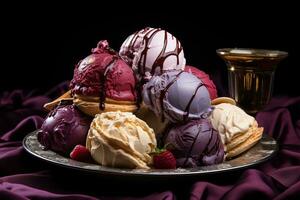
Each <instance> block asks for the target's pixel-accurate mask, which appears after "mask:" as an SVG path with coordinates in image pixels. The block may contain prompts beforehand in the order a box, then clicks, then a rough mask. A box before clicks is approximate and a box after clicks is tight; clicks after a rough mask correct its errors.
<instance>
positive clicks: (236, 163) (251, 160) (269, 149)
mask: <svg viewBox="0 0 300 200" xmlns="http://www.w3.org/2000/svg"><path fill="white" fill-rule="evenodd" d="M23 147H24V148H25V150H26V151H27V152H29V153H30V154H31V155H33V156H34V157H37V158H39V159H42V160H44V161H47V162H49V163H52V164H55V165H58V166H61V167H65V168H71V169H75V170H81V171H86V172H89V173H96V174H102V175H117V176H144V177H145V176H148V177H171V176H172V177H176V176H180V177H182V176H201V175H209V174H216V173H225V172H229V171H234V170H239V169H243V168H249V167H253V166H254V165H257V164H260V163H262V162H265V161H267V160H268V159H270V158H271V157H272V156H274V155H275V153H276V151H277V149H278V145H277V143H276V141H275V140H274V139H273V138H272V137H270V136H268V135H266V134H264V135H263V138H262V139H261V140H260V142H259V143H257V144H256V145H255V146H254V147H252V148H251V149H249V150H248V151H247V152H245V153H243V154H241V155H240V156H238V157H236V158H234V159H232V160H229V161H225V162H223V163H221V164H217V165H211V166H201V167H197V168H186V169H183V168H178V169H170V170H161V169H149V170H145V169H120V168H110V167H104V166H101V165H97V164H90V163H83V162H78V161H75V160H72V159H70V158H67V157H63V156H61V155H59V154H57V153H55V152H53V151H50V150H47V151H45V150H43V146H42V145H41V144H40V143H39V142H38V140H37V131H34V132H32V133H29V134H28V135H27V136H26V137H25V138H24V140H23Z"/></svg>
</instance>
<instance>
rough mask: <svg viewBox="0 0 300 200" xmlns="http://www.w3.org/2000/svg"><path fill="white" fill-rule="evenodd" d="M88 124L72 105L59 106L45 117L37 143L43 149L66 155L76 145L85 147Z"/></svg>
mask: <svg viewBox="0 0 300 200" xmlns="http://www.w3.org/2000/svg"><path fill="white" fill-rule="evenodd" d="M90 123H91V119H90V118H89V117H87V116H85V115H84V114H82V113H81V111H79V110H78V109H77V108H76V107H75V106H74V105H59V106H57V107H56V108H54V109H53V110H52V111H51V112H50V113H49V114H48V116H47V117H46V119H45V121H44V123H43V125H42V127H41V129H40V130H39V132H38V141H39V142H40V143H41V144H42V145H43V146H44V148H45V149H51V150H53V151H55V152H57V153H61V154H64V155H68V154H69V153H70V152H71V151H72V150H73V148H74V147H75V146H76V145H77V144H81V145H84V146H85V141H86V136H87V133H88V130H89V127H90Z"/></svg>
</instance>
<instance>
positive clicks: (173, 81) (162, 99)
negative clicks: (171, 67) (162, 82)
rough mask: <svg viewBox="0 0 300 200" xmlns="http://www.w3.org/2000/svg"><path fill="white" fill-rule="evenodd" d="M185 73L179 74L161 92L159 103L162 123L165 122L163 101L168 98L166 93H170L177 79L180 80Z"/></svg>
mask: <svg viewBox="0 0 300 200" xmlns="http://www.w3.org/2000/svg"><path fill="white" fill-rule="evenodd" d="M182 73H183V71H181V72H179V73H178V74H177V75H176V76H175V78H174V79H173V80H172V81H171V82H169V83H168V85H167V86H166V87H165V88H164V89H163V90H162V91H161V92H160V96H159V101H160V108H161V121H162V122H164V121H165V115H164V105H163V101H164V98H165V96H166V93H167V91H168V89H169V88H170V87H171V86H172V85H173V84H174V83H175V82H176V81H177V79H178V78H179V76H180V74H182Z"/></svg>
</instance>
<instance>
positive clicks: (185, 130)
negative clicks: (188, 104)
mask: <svg viewBox="0 0 300 200" xmlns="http://www.w3.org/2000/svg"><path fill="white" fill-rule="evenodd" d="M164 142H165V145H166V146H167V148H168V149H169V150H170V151H172V153H173V154H174V156H175V157H176V161H177V167H184V168H188V167H196V166H201V165H213V164H217V163H221V162H223V160H224V147H223V144H222V142H221V139H220V136H219V134H218V132H217V131H216V130H214V129H213V128H212V125H211V123H210V121H209V120H208V119H200V120H193V121H190V122H188V123H187V124H184V125H177V126H175V127H173V128H172V129H170V131H169V132H168V133H167V135H166V138H165V140H164Z"/></svg>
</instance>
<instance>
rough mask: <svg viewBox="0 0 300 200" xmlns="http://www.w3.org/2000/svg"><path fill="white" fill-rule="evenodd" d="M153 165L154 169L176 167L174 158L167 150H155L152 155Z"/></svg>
mask: <svg viewBox="0 0 300 200" xmlns="http://www.w3.org/2000/svg"><path fill="white" fill-rule="evenodd" d="M153 166H154V168H156V169H176V159H175V157H174V155H173V154H172V153H171V152H170V151H168V150H165V149H163V150H157V151H156V152H155V153H154V155H153Z"/></svg>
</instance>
